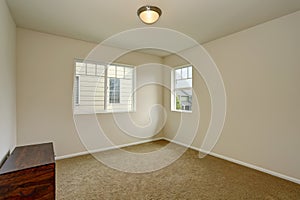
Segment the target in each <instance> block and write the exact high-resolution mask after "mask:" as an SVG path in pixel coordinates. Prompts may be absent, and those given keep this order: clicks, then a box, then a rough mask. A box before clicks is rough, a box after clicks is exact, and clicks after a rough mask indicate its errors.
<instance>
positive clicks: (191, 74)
mask: <svg viewBox="0 0 300 200" xmlns="http://www.w3.org/2000/svg"><path fill="white" fill-rule="evenodd" d="M192 77H193V68H192V67H189V68H188V78H192Z"/></svg>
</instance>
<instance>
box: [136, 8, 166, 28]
mask: <svg viewBox="0 0 300 200" xmlns="http://www.w3.org/2000/svg"><path fill="white" fill-rule="evenodd" d="M137 14H138V16H139V18H140V19H141V20H142V22H144V23H145V24H153V23H155V22H156V21H157V20H158V18H159V17H160V15H161V10H160V8H158V7H156V6H142V7H140V8H139V9H138V11H137Z"/></svg>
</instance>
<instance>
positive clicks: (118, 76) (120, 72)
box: [117, 66, 124, 78]
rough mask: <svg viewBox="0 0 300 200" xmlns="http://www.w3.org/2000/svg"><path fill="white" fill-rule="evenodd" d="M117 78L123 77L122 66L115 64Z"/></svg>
mask: <svg viewBox="0 0 300 200" xmlns="http://www.w3.org/2000/svg"><path fill="white" fill-rule="evenodd" d="M117 78H124V67H120V66H117Z"/></svg>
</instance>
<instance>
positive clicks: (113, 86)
mask: <svg viewBox="0 0 300 200" xmlns="http://www.w3.org/2000/svg"><path fill="white" fill-rule="evenodd" d="M109 103H120V79H118V78H110V79H109Z"/></svg>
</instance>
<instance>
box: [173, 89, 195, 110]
mask: <svg viewBox="0 0 300 200" xmlns="http://www.w3.org/2000/svg"><path fill="white" fill-rule="evenodd" d="M175 95H176V110H189V111H191V110H192V90H191V89H182V90H176V91H175Z"/></svg>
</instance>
